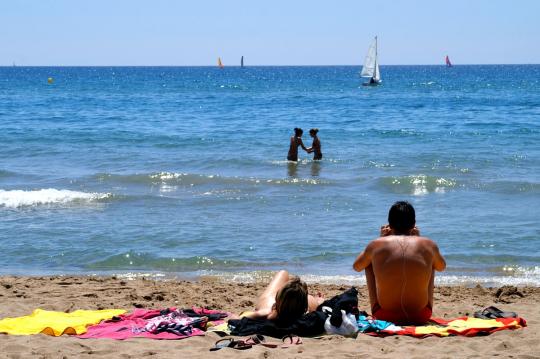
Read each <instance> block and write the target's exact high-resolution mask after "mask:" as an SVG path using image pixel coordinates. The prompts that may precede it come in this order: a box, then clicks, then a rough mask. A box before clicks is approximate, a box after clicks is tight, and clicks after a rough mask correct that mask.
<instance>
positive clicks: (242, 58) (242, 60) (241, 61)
mask: <svg viewBox="0 0 540 359" xmlns="http://www.w3.org/2000/svg"><path fill="white" fill-rule="evenodd" d="M240 67H241V68H244V56H242V57H241V58H240Z"/></svg>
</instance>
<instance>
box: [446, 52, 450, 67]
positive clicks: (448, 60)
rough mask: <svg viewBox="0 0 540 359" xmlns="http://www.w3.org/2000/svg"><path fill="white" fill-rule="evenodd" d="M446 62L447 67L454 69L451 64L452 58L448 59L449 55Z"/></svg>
mask: <svg viewBox="0 0 540 359" xmlns="http://www.w3.org/2000/svg"><path fill="white" fill-rule="evenodd" d="M445 62H446V67H452V63H451V62H450V58H449V57H448V55H446V59H445Z"/></svg>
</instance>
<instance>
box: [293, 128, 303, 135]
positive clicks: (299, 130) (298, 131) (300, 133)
mask: <svg viewBox="0 0 540 359" xmlns="http://www.w3.org/2000/svg"><path fill="white" fill-rule="evenodd" d="M303 133H304V130H302V129H301V128H298V127H295V128H294V135H295V136H296V137H299V136H302V134H303Z"/></svg>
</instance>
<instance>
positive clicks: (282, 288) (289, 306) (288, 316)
mask: <svg viewBox="0 0 540 359" xmlns="http://www.w3.org/2000/svg"><path fill="white" fill-rule="evenodd" d="M323 301H324V299H323V298H322V297H317V298H315V297H313V296H311V295H309V294H308V290H307V285H306V283H305V282H303V281H302V280H300V278H298V277H292V278H290V277H289V273H288V272H287V271H285V270H281V271H279V272H278V273H277V274H276V275H275V276H274V278H273V279H272V281H271V282H270V284H269V285H268V287H267V288H266V289H265V290H264V292H263V293H262V294H261V296H260V297H259V299H258V301H257V305H256V306H255V311H254V312H244V314H243V315H242V316H244V317H248V318H252V319H270V320H275V321H278V322H280V323H292V322H294V321H296V320H297V319H299V318H300V317H302V315H304V314H305V313H307V312H314V311H315V310H317V307H318V306H319V304H321V303H322V302H323Z"/></svg>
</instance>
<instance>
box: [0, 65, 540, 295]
mask: <svg viewBox="0 0 540 359" xmlns="http://www.w3.org/2000/svg"><path fill="white" fill-rule="evenodd" d="M359 70H360V69H359V68H358V67H352V66H349V67H348V66H330V67H247V68H245V69H240V68H232V67H229V68H225V69H223V70H220V69H217V68H210V67H110V68H109V67H4V68H0V158H1V161H0V253H2V255H1V256H0V268H1V272H2V273H11V274H12V273H15V274H21V273H22V274H44V273H85V274H86V273H124V274H125V273H135V274H137V273H154V274H157V275H159V274H166V275H180V276H182V275H193V274H195V275H199V274H217V275H224V276H231V277H233V278H244V279H245V278H249V277H252V276H255V275H256V274H257V273H264V271H266V270H273V269H278V268H287V269H289V270H291V271H292V272H295V273H298V274H302V275H304V276H305V277H306V278H311V279H313V280H318V281H337V282H340V281H341V282H346V281H352V282H360V281H361V280H362V276H361V275H358V274H356V273H355V272H353V271H352V268H351V264H352V262H353V260H354V258H355V257H356V255H357V254H358V253H359V252H360V251H361V250H362V249H363V247H364V246H365V245H366V244H367V243H368V242H369V241H370V240H371V239H373V238H375V237H376V236H377V235H378V230H379V227H380V226H381V225H383V224H385V223H386V216H387V212H388V209H389V207H390V205H391V204H392V203H393V202H395V201H396V200H408V201H410V202H411V203H413V205H414V206H415V208H416V212H417V223H418V226H419V227H420V230H421V232H422V234H424V235H426V236H429V237H431V238H432V239H434V240H435V241H436V242H437V243H438V244H439V247H440V248H441V251H442V253H443V255H444V256H445V257H446V258H447V261H448V269H447V271H446V272H445V273H443V275H441V276H439V277H438V281H439V282H440V283H465V282H467V283H469V282H473V283H474V282H479V283H486V284H490V283H497V284H500V283H516V284H533V285H540V224H539V221H538V218H539V215H538V208H540V182H539V179H540V66H538V65H519V66H517V65H516V66H512V65H504V66H502V65H501V66H454V67H452V68H445V67H442V66H382V67H381V73H382V78H383V81H384V82H383V84H382V86H379V87H376V88H370V87H363V86H361V82H362V80H361V79H360V78H359V77H358V72H359ZM49 77H52V79H53V83H52V84H48V83H47V79H48V78H49ZM294 127H302V128H304V130H305V135H304V141H305V143H306V144H307V145H310V143H311V141H310V140H311V139H310V138H309V135H308V134H307V130H308V129H309V128H311V127H317V128H319V129H320V132H319V136H320V139H321V142H322V150H323V153H324V159H323V161H321V162H313V161H311V159H310V157H311V156H310V155H307V154H306V153H301V154H300V157H301V161H300V162H299V163H298V164H292V163H288V162H287V161H286V160H285V158H286V155H287V151H288V144H289V138H290V136H291V134H292V129H293V128H294Z"/></svg>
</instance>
